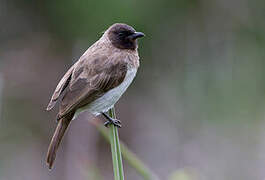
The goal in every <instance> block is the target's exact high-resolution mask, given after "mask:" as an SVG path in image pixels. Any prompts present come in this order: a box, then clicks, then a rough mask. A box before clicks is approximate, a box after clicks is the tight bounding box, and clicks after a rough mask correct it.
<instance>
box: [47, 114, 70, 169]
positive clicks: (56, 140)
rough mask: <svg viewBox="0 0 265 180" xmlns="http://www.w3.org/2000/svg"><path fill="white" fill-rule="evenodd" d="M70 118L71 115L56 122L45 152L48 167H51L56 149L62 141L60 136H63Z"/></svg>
mask: <svg viewBox="0 0 265 180" xmlns="http://www.w3.org/2000/svg"><path fill="white" fill-rule="evenodd" d="M71 119H72V116H71V117H69V116H68V117H64V118H62V119H60V120H59V122H58V125H57V128H56V130H55V132H54V135H53V137H52V140H51V143H50V146H49V148H48V153H47V159H46V162H47V165H48V167H49V169H51V168H52V166H53V163H54V160H55V157H56V152H57V149H58V147H59V145H60V143H61V141H62V138H63V136H64V133H65V131H66V129H67V127H68V125H69V124H70V121H71Z"/></svg>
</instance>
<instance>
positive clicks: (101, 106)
mask: <svg viewBox="0 0 265 180" xmlns="http://www.w3.org/2000/svg"><path fill="white" fill-rule="evenodd" d="M136 72H137V69H136V68H131V69H129V70H128V71H127V73H126V76H125V78H124V81H123V82H122V83H121V84H120V85H119V86H117V87H115V88H113V89H111V90H109V91H108V92H107V93H105V94H104V95H103V96H101V97H100V98H98V99H96V100H95V101H93V102H92V103H90V104H88V105H86V106H84V107H82V108H80V109H78V110H77V111H76V113H75V117H76V116H77V115H78V114H79V113H81V112H83V111H89V112H90V113H92V114H93V115H96V116H97V115H99V114H100V113H101V112H107V111H108V110H109V109H110V108H112V107H113V106H114V104H115V103H116V102H117V101H118V100H119V99H120V97H121V95H122V94H123V93H124V92H125V91H126V89H127V88H128V87H129V85H130V84H131V82H132V81H133V79H134V77H135V75H136ZM75 117H74V118H75ZM74 118H73V119H74Z"/></svg>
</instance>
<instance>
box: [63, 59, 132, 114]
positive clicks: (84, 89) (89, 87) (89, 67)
mask: <svg viewBox="0 0 265 180" xmlns="http://www.w3.org/2000/svg"><path fill="white" fill-rule="evenodd" d="M86 58H87V59H85V60H84V61H83V62H82V63H80V64H78V65H77V66H76V67H75V69H74V70H73V74H72V78H71V81H70V84H69V86H68V88H67V89H66V93H65V95H64V97H63V99H62V102H61V104H60V108H59V113H58V119H60V118H62V117H64V116H65V115H67V114H68V113H70V112H72V111H75V110H76V109H78V108H80V107H82V106H85V105H87V104H89V103H91V102H92V101H94V100H95V99H97V98H99V97H101V96H102V95H103V94H104V93H105V92H107V91H109V90H110V89H112V88H115V87H117V86H118V85H120V84H121V82H122V81H123V80H124V78H125V75H126V72H127V62H126V60H125V59H124V58H126V57H122V56H115V55H113V56H111V57H107V56H103V55H100V54H97V55H95V56H90V57H86ZM117 58H119V59H117Z"/></svg>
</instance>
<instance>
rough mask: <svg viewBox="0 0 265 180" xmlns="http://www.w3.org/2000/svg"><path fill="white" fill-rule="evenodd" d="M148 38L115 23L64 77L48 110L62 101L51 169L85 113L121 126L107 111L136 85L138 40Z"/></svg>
mask: <svg viewBox="0 0 265 180" xmlns="http://www.w3.org/2000/svg"><path fill="white" fill-rule="evenodd" d="M144 36H145V34H144V33H142V32H137V31H136V30H135V29H134V28H133V27H132V26H129V25H127V24H124V23H115V24H113V25H111V26H110V27H109V28H108V29H107V30H106V31H105V32H104V33H103V35H102V36H101V37H100V39H99V40H98V41H96V42H95V43H94V44H93V45H91V46H90V47H89V48H88V49H87V50H86V51H85V53H84V54H83V55H82V56H81V57H80V58H79V60H78V61H76V63H74V64H73V65H72V66H71V67H70V69H69V70H68V71H67V72H66V73H65V74H64V76H63V77H62V79H61V80H60V81H59V83H58V85H57V87H56V88H55V91H54V93H53V95H52V97H51V100H50V102H49V104H48V106H47V109H46V110H47V111H49V110H51V109H52V108H53V107H54V106H55V104H56V103H57V101H58V100H59V99H60V100H59V102H58V103H59V111H58V114H57V127H56V130H55V132H54V134H53V137H52V139H51V142H50V145H49V148H48V152H47V159H46V162H47V165H48V168H49V169H51V168H52V166H53V164H54V161H55V157H56V152H57V150H58V147H59V145H60V143H61V141H62V138H63V136H64V134H65V132H66V130H67V128H68V126H69V124H70V122H71V121H72V120H73V119H75V118H76V117H77V115H78V114H80V113H81V112H84V111H88V112H90V113H91V114H92V115H94V116H98V115H101V114H102V115H103V116H104V117H105V118H106V119H107V121H106V122H105V123H104V125H105V126H106V127H108V126H109V125H110V124H113V125H115V126H117V127H121V121H120V120H117V119H113V118H111V117H110V116H109V115H108V114H106V112H107V111H108V110H109V109H111V108H112V107H113V106H114V104H115V103H116V102H117V101H118V100H119V99H120V97H121V96H122V94H123V93H124V92H125V91H126V89H127V88H128V86H129V85H130V84H131V83H132V81H133V79H134V77H135V75H136V73H137V69H138V67H139V55H138V50H137V49H138V42H137V40H138V38H141V37H144Z"/></svg>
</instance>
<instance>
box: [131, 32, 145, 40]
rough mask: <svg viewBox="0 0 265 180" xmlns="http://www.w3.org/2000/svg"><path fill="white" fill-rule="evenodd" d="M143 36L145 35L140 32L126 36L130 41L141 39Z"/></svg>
mask: <svg viewBox="0 0 265 180" xmlns="http://www.w3.org/2000/svg"><path fill="white" fill-rule="evenodd" d="M144 36H145V34H144V33H142V32H135V33H133V34H132V35H130V36H128V38H129V39H131V40H135V39H138V38H141V37H144Z"/></svg>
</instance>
